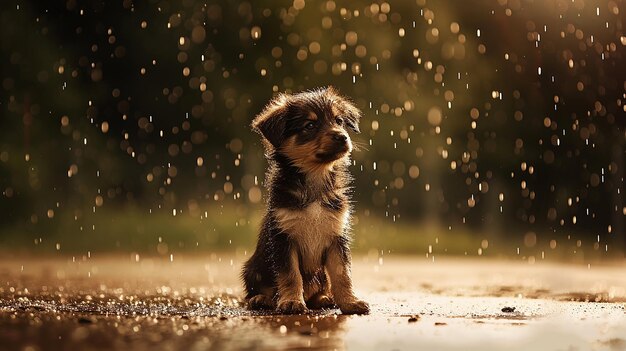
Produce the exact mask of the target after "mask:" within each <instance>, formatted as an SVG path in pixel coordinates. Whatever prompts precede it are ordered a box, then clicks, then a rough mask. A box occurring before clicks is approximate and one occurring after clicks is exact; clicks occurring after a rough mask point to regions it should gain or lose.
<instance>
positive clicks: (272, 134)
mask: <svg viewBox="0 0 626 351" xmlns="http://www.w3.org/2000/svg"><path fill="white" fill-rule="evenodd" d="M360 117H361V112H360V111H359V110H358V109H357V108H356V107H355V106H354V105H353V104H352V103H351V102H349V101H348V100H346V99H345V98H343V97H341V96H339V95H338V93H337V92H336V91H335V90H334V89H333V88H326V89H319V90H314V91H308V92H303V93H299V94H295V95H287V94H281V95H279V96H278V97H276V98H274V99H273V100H272V101H271V102H270V103H269V105H267V107H266V108H265V109H264V110H263V112H261V113H260V114H259V115H258V116H257V117H256V118H255V119H254V121H253V122H252V128H253V130H255V131H256V132H258V133H260V134H261V135H262V137H263V138H262V139H263V141H264V144H265V148H266V156H267V158H268V161H269V170H268V172H267V175H266V180H265V182H266V186H267V191H268V197H267V202H268V209H267V212H266V214H265V217H264V218H263V223H262V226H261V232H260V234H259V239H258V243H257V246H256V250H255V252H254V254H253V255H252V256H251V257H250V259H249V260H248V261H247V262H246V263H245V264H244V266H243V271H242V274H241V275H242V279H243V282H244V286H245V290H246V300H247V302H248V307H249V308H250V309H253V310H256V309H277V310H278V311H280V312H282V313H287V314H293V313H303V312H306V311H307V308H311V309H320V308H330V307H334V306H337V307H339V309H341V312H342V313H344V314H366V313H368V312H369V305H368V304H367V303H366V302H364V301H361V300H359V299H357V298H356V297H355V296H354V293H353V291H352V279H351V277H350V274H351V273H350V261H351V256H350V247H349V244H350V236H349V229H350V228H349V226H350V212H351V205H350V187H349V184H350V181H351V177H350V174H349V173H348V166H349V164H350V158H349V155H350V152H351V151H352V141H351V140H350V137H349V135H348V130H352V131H354V132H356V133H358V132H359V120H360Z"/></svg>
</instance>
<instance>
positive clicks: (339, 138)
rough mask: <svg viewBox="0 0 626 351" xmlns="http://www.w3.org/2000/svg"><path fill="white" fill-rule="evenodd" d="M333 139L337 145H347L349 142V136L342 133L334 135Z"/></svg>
mask: <svg viewBox="0 0 626 351" xmlns="http://www.w3.org/2000/svg"><path fill="white" fill-rule="evenodd" d="M331 138H332V139H333V141H334V142H335V143H337V145H346V144H347V142H348V136H347V135H345V134H344V133H341V132H335V133H333V135H332V137H331Z"/></svg>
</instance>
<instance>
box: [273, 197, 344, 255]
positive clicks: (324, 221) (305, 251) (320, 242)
mask: <svg viewBox="0 0 626 351" xmlns="http://www.w3.org/2000/svg"><path fill="white" fill-rule="evenodd" d="M275 215H276V221H277V223H278V225H279V227H280V229H281V230H282V231H283V232H284V233H286V234H287V235H289V237H290V239H291V240H293V241H295V242H296V243H297V244H298V246H299V249H300V250H299V251H300V254H301V258H302V260H303V261H304V262H303V263H304V264H305V265H315V263H318V262H321V258H322V255H323V253H324V250H326V249H327V248H328V246H329V245H330V243H331V242H332V240H333V238H335V237H337V236H340V235H342V234H343V232H344V230H345V228H346V226H347V224H348V220H349V218H348V216H349V212H348V209H347V208H341V209H334V208H329V207H328V206H325V205H323V204H322V203H321V202H320V201H315V202H312V203H311V204H309V205H308V206H306V207H304V208H302V209H292V208H280V209H277V210H276V211H275Z"/></svg>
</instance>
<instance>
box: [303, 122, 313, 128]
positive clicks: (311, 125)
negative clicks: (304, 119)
mask: <svg viewBox="0 0 626 351" xmlns="http://www.w3.org/2000/svg"><path fill="white" fill-rule="evenodd" d="M304 129H306V130H313V129H315V123H313V122H309V123H307V124H305V125H304Z"/></svg>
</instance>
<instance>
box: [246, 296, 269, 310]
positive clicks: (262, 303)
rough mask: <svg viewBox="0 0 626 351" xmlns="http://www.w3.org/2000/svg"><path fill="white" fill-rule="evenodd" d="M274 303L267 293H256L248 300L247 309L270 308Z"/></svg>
mask: <svg viewBox="0 0 626 351" xmlns="http://www.w3.org/2000/svg"><path fill="white" fill-rule="evenodd" d="M274 306H276V304H275V303H274V300H272V298H271V297H269V296H267V295H262V294H259V295H256V296H253V297H252V298H250V300H248V309H250V310H271V309H274Z"/></svg>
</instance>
